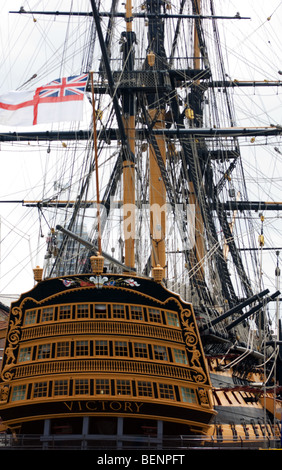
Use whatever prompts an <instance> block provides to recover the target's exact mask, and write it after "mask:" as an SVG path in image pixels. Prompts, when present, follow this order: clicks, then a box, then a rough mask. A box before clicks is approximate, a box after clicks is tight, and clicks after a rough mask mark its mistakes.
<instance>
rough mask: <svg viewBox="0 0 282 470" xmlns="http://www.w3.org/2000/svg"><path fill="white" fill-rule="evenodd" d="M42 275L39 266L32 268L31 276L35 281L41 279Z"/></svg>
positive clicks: (41, 269)
mask: <svg viewBox="0 0 282 470" xmlns="http://www.w3.org/2000/svg"><path fill="white" fill-rule="evenodd" d="M42 275H43V268H40V267H39V266H36V268H34V269H33V277H34V280H35V281H36V282H40V281H42Z"/></svg>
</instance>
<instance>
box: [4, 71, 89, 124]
mask: <svg viewBox="0 0 282 470" xmlns="http://www.w3.org/2000/svg"><path fill="white" fill-rule="evenodd" d="M87 79H88V74H83V75H76V76H72V77H66V78H58V79H56V80H53V81H52V82H51V83H49V84H48V85H45V86H41V87H39V88H37V89H36V90H35V91H34V90H33V91H10V92H9V93H6V94H5V95H1V96H0V125H4V126H34V125H36V124H44V123H51V122H64V121H81V120H82V115H83V98H84V93H85V88H86V84H87Z"/></svg>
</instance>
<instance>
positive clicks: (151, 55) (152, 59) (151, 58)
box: [147, 52, 156, 67]
mask: <svg viewBox="0 0 282 470" xmlns="http://www.w3.org/2000/svg"><path fill="white" fill-rule="evenodd" d="M147 59H148V64H149V65H150V67H153V65H154V64H155V60H156V56H155V54H154V53H153V52H149V54H148V55H147Z"/></svg>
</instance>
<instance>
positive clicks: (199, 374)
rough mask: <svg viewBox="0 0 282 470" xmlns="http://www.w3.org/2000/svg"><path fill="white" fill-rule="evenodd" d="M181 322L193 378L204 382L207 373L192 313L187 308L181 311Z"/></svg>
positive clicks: (198, 381)
mask: <svg viewBox="0 0 282 470" xmlns="http://www.w3.org/2000/svg"><path fill="white" fill-rule="evenodd" d="M181 323H182V325H183V327H184V328H183V334H184V341H185V345H186V349H187V352H188V353H189V356H190V364H191V367H192V368H193V369H194V373H193V380H194V381H195V382H197V383H205V382H206V381H207V375H206V373H205V372H204V369H203V365H202V354H201V350H200V344H199V337H198V333H197V331H196V327H195V323H194V319H193V314H192V311H191V310H189V309H184V310H182V312H181Z"/></svg>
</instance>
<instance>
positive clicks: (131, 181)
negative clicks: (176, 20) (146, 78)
mask: <svg viewBox="0 0 282 470" xmlns="http://www.w3.org/2000/svg"><path fill="white" fill-rule="evenodd" d="M125 7H126V13H125V20H126V33H125V35H124V36H125V42H124V44H123V62H124V70H125V72H128V73H130V71H132V70H133V65H134V53H133V44H134V42H135V33H133V31H132V20H133V18H132V2H131V0H126V5H125ZM123 123H124V129H125V133H126V136H127V139H128V143H129V149H130V152H129V154H128V153H127V154H126V155H125V156H124V158H123V208H124V214H123V221H124V244H125V260H124V264H125V265H126V266H129V267H130V268H134V266H135V163H134V155H135V102H134V94H133V93H132V92H131V91H130V90H127V91H126V93H125V94H124V96H123Z"/></svg>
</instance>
